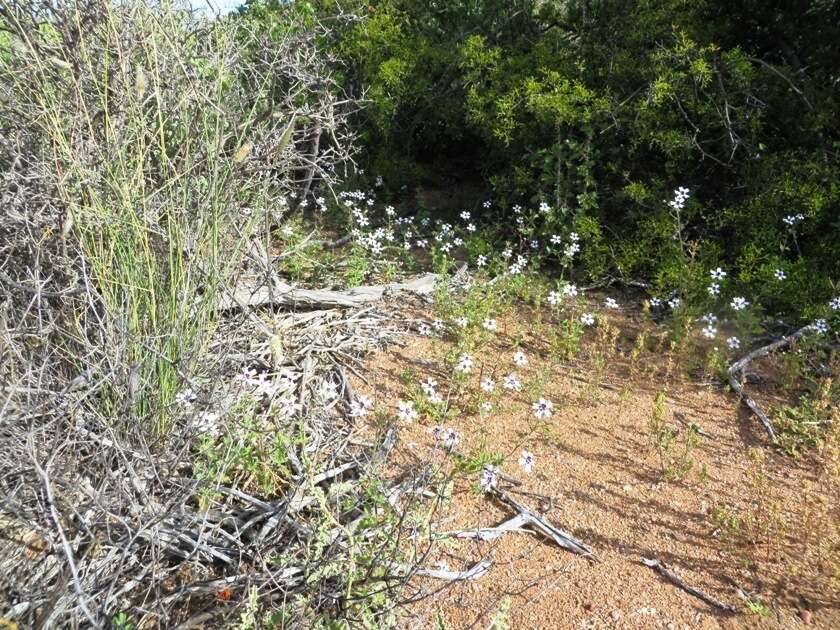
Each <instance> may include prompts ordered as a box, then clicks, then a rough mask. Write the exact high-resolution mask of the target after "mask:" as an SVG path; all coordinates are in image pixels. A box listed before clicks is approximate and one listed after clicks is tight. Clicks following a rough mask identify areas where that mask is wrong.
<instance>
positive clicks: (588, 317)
mask: <svg viewBox="0 0 840 630" xmlns="http://www.w3.org/2000/svg"><path fill="white" fill-rule="evenodd" d="M580 322H581V324H583V325H584V326H591V325H592V324H594V323H595V316H594V315H593V314H592V313H584V314H583V315H581V316H580Z"/></svg>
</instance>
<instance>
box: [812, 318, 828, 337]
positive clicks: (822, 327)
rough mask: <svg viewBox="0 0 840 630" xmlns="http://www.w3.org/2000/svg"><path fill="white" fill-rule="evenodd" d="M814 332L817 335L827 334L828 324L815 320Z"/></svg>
mask: <svg viewBox="0 0 840 630" xmlns="http://www.w3.org/2000/svg"><path fill="white" fill-rule="evenodd" d="M814 330H816V331H817V333H819V334H821V335H822V334H824V333H827V332H828V324H827V323H826V321H825V320H824V319H817V320H815V321H814Z"/></svg>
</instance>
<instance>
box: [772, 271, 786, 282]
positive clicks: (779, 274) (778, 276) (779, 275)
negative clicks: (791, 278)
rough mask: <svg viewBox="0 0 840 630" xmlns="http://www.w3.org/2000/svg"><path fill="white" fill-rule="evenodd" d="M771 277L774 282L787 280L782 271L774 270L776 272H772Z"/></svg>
mask: <svg viewBox="0 0 840 630" xmlns="http://www.w3.org/2000/svg"><path fill="white" fill-rule="evenodd" d="M773 276H774V277H775V278H776V280H784V279H786V278H787V274H786V273H785V272H784V270H782V269H776V271H774V272H773Z"/></svg>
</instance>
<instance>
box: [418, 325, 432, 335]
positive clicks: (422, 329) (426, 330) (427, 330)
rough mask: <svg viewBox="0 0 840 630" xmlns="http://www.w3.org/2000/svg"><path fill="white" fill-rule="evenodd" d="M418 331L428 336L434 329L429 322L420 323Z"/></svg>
mask: <svg viewBox="0 0 840 630" xmlns="http://www.w3.org/2000/svg"><path fill="white" fill-rule="evenodd" d="M417 332H418V333H420V334H421V335H423V336H424V337H428V336H429V335H431V334H432V329H431V328H429V326H428V324H425V323H420V324H419V325H418V326H417Z"/></svg>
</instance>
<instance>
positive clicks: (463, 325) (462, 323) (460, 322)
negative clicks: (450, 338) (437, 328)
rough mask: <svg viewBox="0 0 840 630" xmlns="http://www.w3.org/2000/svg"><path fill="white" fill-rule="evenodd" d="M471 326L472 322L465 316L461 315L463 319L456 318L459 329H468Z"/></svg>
mask: <svg viewBox="0 0 840 630" xmlns="http://www.w3.org/2000/svg"><path fill="white" fill-rule="evenodd" d="M469 324H470V320H468V319H467V318H466V317H464V316H463V315H461V317H457V318H455V325H456V326H457V327H458V328H466V327H467V326H469Z"/></svg>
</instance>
